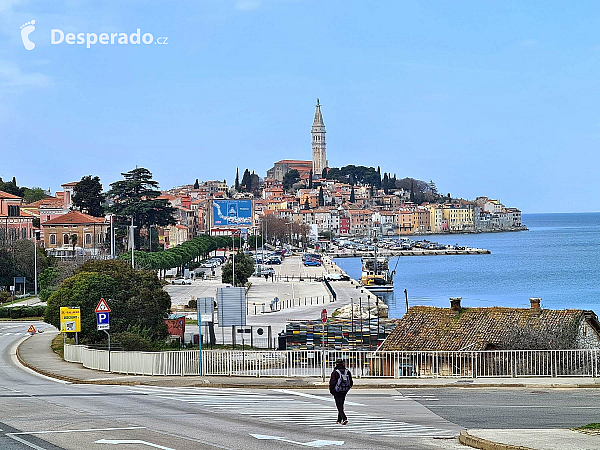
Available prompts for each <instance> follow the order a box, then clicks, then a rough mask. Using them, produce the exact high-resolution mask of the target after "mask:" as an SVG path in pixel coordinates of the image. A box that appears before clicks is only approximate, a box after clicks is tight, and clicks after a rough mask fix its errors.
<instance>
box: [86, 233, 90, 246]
mask: <svg viewBox="0 0 600 450" xmlns="http://www.w3.org/2000/svg"><path fill="white" fill-rule="evenodd" d="M85 245H92V235H91V234H90V233H86V234H85Z"/></svg>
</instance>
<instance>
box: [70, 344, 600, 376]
mask: <svg viewBox="0 0 600 450" xmlns="http://www.w3.org/2000/svg"><path fill="white" fill-rule="evenodd" d="M64 355H65V360H66V361H69V362H78V363H82V364H83V366H84V367H87V368H90V369H97V370H104V371H108V370H109V356H108V351H107V350H96V349H90V348H87V347H85V346H82V345H68V344H67V345H65V351H64ZM198 356H199V353H198V350H182V351H167V352H125V351H112V352H111V353H110V371H111V372H117V373H127V374H135V375H181V376H185V375H199V374H200V364H199V357H198ZM337 359H343V360H344V361H345V362H346V365H347V366H348V368H349V369H350V370H351V371H352V374H353V376H354V377H357V378H362V377H379V378H407V377H414V378H426V377H456V378H487V377H597V376H598V372H599V369H598V365H599V362H600V361H599V359H600V352H599V351H598V350H594V349H583V350H499V351H485V352H374V351H359V350H349V351H345V350H326V351H325V352H321V351H320V350H284V351H241V350H203V351H202V374H203V375H221V376H223V375H225V376H253V377H319V376H322V375H323V373H328V372H329V371H330V370H331V367H333V365H334V364H335V361H336V360H337Z"/></svg>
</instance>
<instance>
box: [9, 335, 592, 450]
mask: <svg viewBox="0 0 600 450" xmlns="http://www.w3.org/2000/svg"><path fill="white" fill-rule="evenodd" d="M57 334H58V331H57V330H56V329H53V328H48V329H47V330H46V331H45V332H44V333H39V334H35V335H33V336H30V337H28V338H26V339H25V340H24V341H23V342H22V343H21V344H20V345H19V347H18V349H17V357H18V359H19V361H20V362H21V363H22V364H23V365H25V366H26V367H29V368H30V369H32V370H34V371H36V372H38V373H41V374H42V375H45V376H49V377H52V378H58V379H60V380H63V381H66V382H71V383H83V384H117V385H146V386H162V387H215V388H224V387H227V388H247V389H258V388H264V389H276V388H294V389H310V388H318V389H326V388H327V382H323V380H322V379H320V378H271V377H269V378H256V377H225V376H220V377H216V376H215V377H213V376H211V377H197V376H195V377H194V376H192V377H181V376H167V377H162V376H135V375H133V376H132V375H121V374H114V373H106V372H101V371H97V370H91V369H86V368H84V367H83V366H82V365H81V364H75V363H68V362H65V361H63V360H62V359H61V358H60V357H59V356H58V355H56V354H55V353H54V352H53V351H52V349H51V348H50V344H51V342H52V340H53V339H54V337H55V336H56V335H57ZM599 386H600V379H574V378H548V379H542V378H539V379H534V378H518V379H514V378H502V379H490V378H488V379H474V380H470V379H452V378H431V379H414V378H411V379H374V378H356V379H355V380H354V387H355V388H363V389H394V388H464V389H467V388H471V389H474V388H552V387H555V388H563V389H564V388H592V387H599ZM459 439H460V441H461V443H463V444H464V445H467V446H470V447H474V448H480V449H486V450H500V449H506V450H517V449H518V450H527V449H543V450H559V449H560V450H562V449H567V448H568V449H596V448H600V436H598V435H594V434H587V433H581V432H577V431H573V430H568V429H543V430H541V429H536V430H532V429H517V430H507V429H502V430H492V429H472V430H464V431H462V432H461V436H460V438H459Z"/></svg>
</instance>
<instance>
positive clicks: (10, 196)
mask: <svg viewBox="0 0 600 450" xmlns="http://www.w3.org/2000/svg"><path fill="white" fill-rule="evenodd" d="M0 198H10V199H15V200H16V199H20V198H21V197H19V196H18V195H13V194H9V193H8V192H4V191H0Z"/></svg>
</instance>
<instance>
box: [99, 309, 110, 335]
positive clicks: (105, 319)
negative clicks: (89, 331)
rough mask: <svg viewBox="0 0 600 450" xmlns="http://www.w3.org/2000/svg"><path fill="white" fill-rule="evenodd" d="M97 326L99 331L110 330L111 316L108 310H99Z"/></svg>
mask: <svg viewBox="0 0 600 450" xmlns="http://www.w3.org/2000/svg"><path fill="white" fill-rule="evenodd" d="M96 326H97V328H98V331H100V330H110V316H109V313H107V312H97V313H96Z"/></svg>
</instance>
